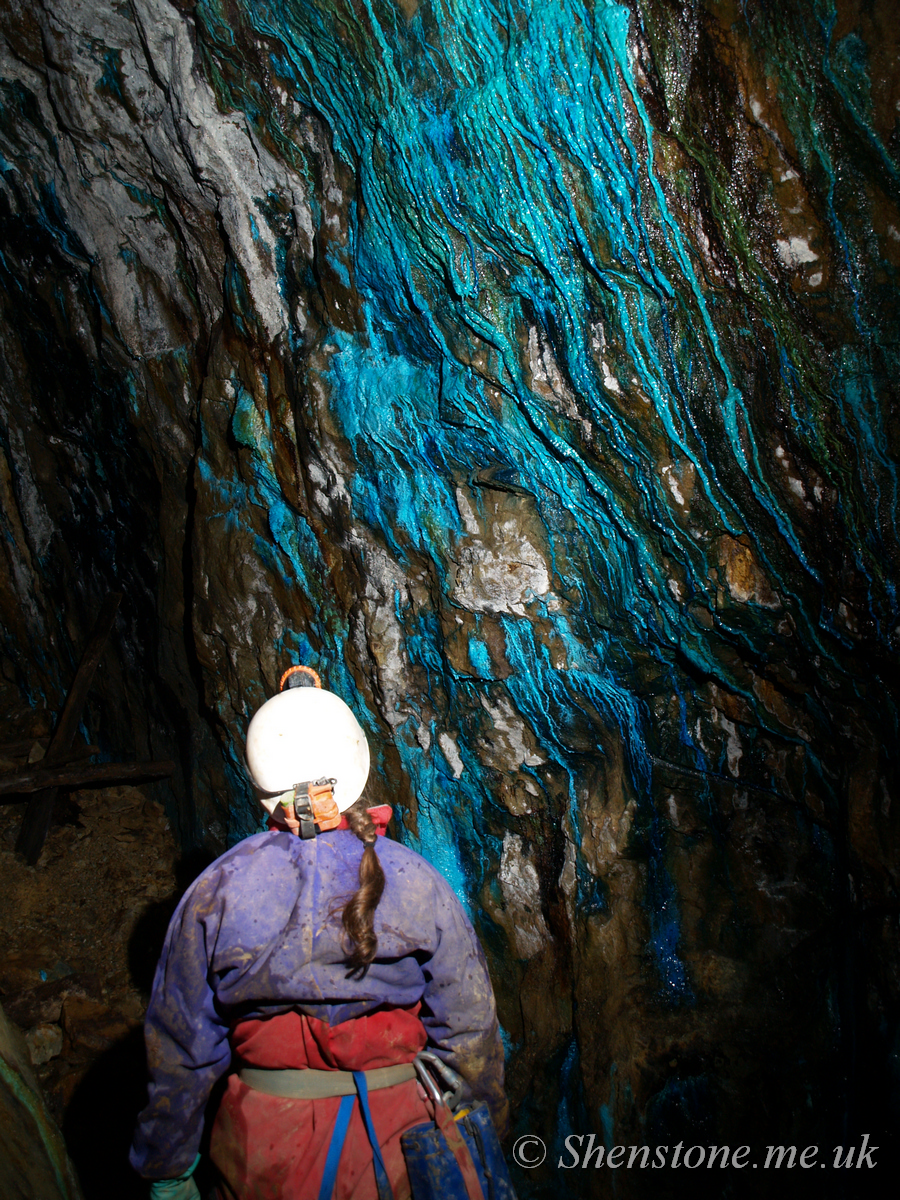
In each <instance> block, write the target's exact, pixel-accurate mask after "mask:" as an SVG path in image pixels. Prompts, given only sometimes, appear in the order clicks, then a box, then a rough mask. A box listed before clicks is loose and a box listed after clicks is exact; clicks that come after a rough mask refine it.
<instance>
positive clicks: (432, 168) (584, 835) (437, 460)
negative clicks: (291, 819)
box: [0, 0, 900, 1195]
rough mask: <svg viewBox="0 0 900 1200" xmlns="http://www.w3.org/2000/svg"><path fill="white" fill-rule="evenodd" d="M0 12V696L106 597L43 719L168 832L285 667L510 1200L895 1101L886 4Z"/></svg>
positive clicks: (195, 801)
mask: <svg viewBox="0 0 900 1200" xmlns="http://www.w3.org/2000/svg"><path fill="white" fill-rule="evenodd" d="M0 11H2V13H3V22H2V28H3V52H2V69H0V80H2V82H0V155H2V158H0V172H2V187H0V224H2V233H0V273H2V285H3V286H2V292H3V295H2V304H3V329H2V335H0V336H2V339H3V355H2V364H0V372H2V373H0V397H2V399H0V445H2V453H0V473H2V476H0V480H2V488H3V505H2V521H3V535H4V536H3V555H4V560H5V564H6V570H5V572H4V573H3V575H2V577H0V611H2V626H3V645H2V647H0V650H2V655H3V669H4V675H5V678H6V679H7V681H9V682H10V683H14V684H15V686H16V687H17V688H18V689H19V690H20V691H21V692H22V694H23V695H24V697H25V698H26V701H27V703H28V704H30V705H44V704H46V705H49V706H50V707H51V708H52V707H54V706H56V705H57V704H58V703H59V701H60V699H61V697H62V696H63V695H64V692H65V688H66V686H67V684H68V682H69V681H70V679H71V674H72V670H73V669H74V665H75V664H76V663H77V659H78V654H79V653H80V648H81V646H82V645H83V642H84V639H85V637H86V635H87V632H88V631H89V629H90V625H91V620H92V617H93V614H94V613H95V611H96V609H97V607H98V605H99V603H100V601H101V600H102V598H103V595H104V594H105V593H106V591H108V590H110V589H118V590H123V591H124V593H125V600H124V602H123V607H122V613H121V617H120V619H119V623H118V626H117V630H116V635H115V638H114V645H113V648H112V652H111V654H110V655H109V656H108V659H109V660H108V663H107V667H106V670H105V672H104V678H103V680H102V681H101V682H100V684H99V685H98V687H97V688H96V689H95V693H94V696H93V699H92V704H91V708H90V713H89V717H88V720H87V722H86V731H87V732H88V733H89V734H90V736H91V737H92V738H93V739H94V740H99V741H100V744H101V745H102V746H103V748H104V751H105V752H106V753H107V754H114V753H115V754H130V755H135V754H137V755H144V754H147V755H149V754H157V755H160V756H162V755H163V754H166V755H171V756H174V757H176V758H177V760H178V762H179V773H178V775H177V777H176V779H175V781H174V785H173V787H172V789H171V791H170V794H169V796H168V803H169V807H170V812H171V813H172V815H173V817H174V818H175V819H177V821H178V823H179V827H180V830H181V833H182V837H183V839H184V841H185V843H186V844H199V843H203V844H205V845H207V846H208V847H209V848H210V849H212V850H218V849H221V848H223V847H224V845H225V844H226V843H228V842H232V841H234V840H236V839H237V838H239V837H242V836H245V835H246V834H247V833H249V832H252V831H253V830H254V828H256V825H257V814H256V812H255V810H254V805H253V800H252V796H251V795H250V793H249V790H248V788H247V784H246V780H245V779H244V776H243V774H242V770H241V751H242V738H243V733H244V730H245V729H246V724H247V721H248V719H249V716H250V715H251V713H252V712H253V710H254V709H255V708H256V706H258V704H259V703H260V702H261V701H262V699H263V698H264V697H265V696H267V695H269V694H271V693H272V692H273V691H274V690H275V687H276V686H277V679H278V675H279V673H280V670H281V669H282V668H283V667H284V666H285V665H287V664H288V663H289V662H292V661H301V662H306V663H309V664H310V665H312V666H314V667H315V668H317V669H318V670H320V671H321V672H322V674H323V676H324V677H325V679H326V681H327V684H328V685H330V686H331V687H332V688H333V689H334V690H336V691H338V692H339V693H341V694H343V695H344V696H345V697H346V698H347V699H348V700H349V701H350V703H351V704H352V705H353V706H354V707H355V708H356V710H357V712H358V714H359V716H360V718H361V720H362V721H363V722H364V725H365V727H366V729H367V730H368V732H369V735H370V739H371V742H372V746H373V752H374V760H375V763H376V766H377V771H376V774H375V778H374V782H373V785H372V793H373V797H374V798H377V799H379V800H381V799H389V800H390V801H391V802H392V803H394V805H395V810H396V813H397V816H398V826H399V829H398V833H399V836H401V837H402V838H403V839H404V840H406V841H407V842H408V843H409V844H410V845H412V846H413V847H415V848H416V849H419V850H421V852H422V853H424V854H426V855H427V856H428V857H429V858H431V859H432V860H433V861H434V862H435V863H436V864H437V865H439V866H440V867H441V868H442V869H443V870H444V871H445V872H446V874H447V875H448V877H449V878H450V879H451V881H452V883H453V884H454V886H455V887H456V889H457V891H458V892H459V894H460V895H461V896H462V897H464V899H465V901H466V903H467V905H468V906H469V909H470V911H471V913H472V915H473V918H474V919H475V921H476V924H477V925H478V928H479V932H480V933H481V935H482V938H483V940H484V943H485V946H486V948H487V951H488V954H489V957H490V960H491V963H492V967H493V970H494V975H495V979H496V981H497V986H498V999H499V1003H500V1009H501V1019H502V1023H503V1027H504V1030H505V1034H506V1037H507V1044H508V1049H509V1081H510V1092H511V1096H512V1099H513V1101H514V1104H515V1106H516V1112H517V1122H518V1124H517V1129H518V1130H519V1131H520V1132H533V1133H538V1134H540V1135H541V1136H543V1137H544V1138H545V1140H546V1141H547V1143H548V1146H549V1147H550V1152H549V1157H548V1164H547V1165H546V1166H545V1167H544V1168H543V1169H542V1170H540V1171H538V1172H535V1173H534V1174H532V1175H529V1176H527V1177H525V1178H527V1183H526V1186H527V1187H528V1188H530V1189H531V1191H532V1192H534V1193H535V1194H536V1193H537V1192H538V1191H540V1189H541V1188H542V1187H549V1188H553V1187H555V1186H558V1185H556V1184H555V1183H554V1173H553V1171H552V1170H551V1167H550V1164H551V1163H554V1162H555V1161H556V1157H557V1156H558V1154H559V1153H560V1151H561V1147H562V1145H563V1139H564V1137H565V1136H566V1134H567V1133H568V1132H571V1131H578V1132H590V1131H592V1130H593V1131H596V1132H597V1133H598V1134H599V1135H602V1136H603V1137H604V1138H605V1139H606V1140H607V1143H608V1144H613V1143H614V1142H629V1141H632V1142H633V1141H649V1142H650V1143H651V1144H652V1143H655V1142H665V1141H668V1140H675V1139H676V1137H677V1135H678V1134H679V1131H680V1132H681V1133H689V1132H690V1131H693V1133H697V1131H701V1132H702V1133H703V1136H704V1137H707V1136H708V1137H709V1138H710V1139H711V1140H712V1141H716V1140H718V1141H727V1140H729V1139H730V1140H731V1141H732V1142H733V1143H735V1142H736V1141H748V1140H752V1138H753V1137H754V1136H756V1137H757V1138H758V1139H760V1140H762V1139H764V1138H765V1137H768V1138H769V1140H772V1138H775V1140H778V1141H786V1140H793V1141H797V1142H803V1141H804V1140H806V1141H815V1140H817V1138H819V1137H825V1136H826V1134H827V1135H828V1136H829V1137H834V1139H835V1140H837V1141H839V1140H840V1136H839V1135H841V1132H842V1131H843V1133H847V1131H849V1130H855V1129H858V1128H862V1127H863V1126H864V1125H865V1123H866V1121H869V1122H870V1124H871V1121H872V1120H874V1119H875V1117H874V1116H873V1114H878V1119H879V1120H887V1119H888V1116H887V1115H885V1114H890V1113H891V1112H893V1113H895V1114H896V1105H897V1099H898V1090H900V1072H898V1069H897V1065H898V1053H900V1038H898V1026H897V1015H896V1014H897V1007H896V1006H897V998H898V947H897V911H898V910H897V898H896V884H897V880H896V869H897V868H896V857H895V850H894V847H895V844H896V836H897V823H898V815H897V803H896V792H897V779H896V765H895V761H896V755H895V746H896V742H897V687H896V683H895V678H896V675H897V657H898V654H897V651H898V646H900V624H898V620H900V618H898V610H897V593H896V584H897V574H898V573H897V565H898V539H897V488H898V479H897V468H896V457H897V456H896V449H897V439H898V427H897V415H896V413H897V409H896V380H897V378H898V362H897V359H898V341H897V316H898V305H897V271H898V267H900V212H898V191H900V186H898V149H900V147H898V137H900V135H898V127H897V113H898V105H900V70H898V31H897V27H896V21H895V20H894V19H893V14H892V6H891V5H890V4H889V3H887V0H870V2H868V3H863V2H862V0H859V2H850V0H846V2H845V0H841V2H840V3H837V4H835V3H831V2H828V0H803V2H798V3H796V4H793V5H790V6H789V5H763V4H760V5H739V4H736V3H730V2H728V0H721V2H718V0H707V2H706V3H690V4H682V3H674V2H668V0H632V2H631V3H628V4H613V3H609V2H606V0H594V2H593V3H580V2H579V0H546V2H544V3H540V4H529V3H526V0H508V2H506V3H501V2H496V3H493V4H475V3H471V2H468V0H454V2H453V3H450V2H449V0H432V2H431V3H426V4H421V5H420V4H418V3H416V0H399V2H398V3H397V4H391V3H388V2H378V3H376V2H375V0H328V2H323V3H318V4H315V5H309V4H302V3H300V2H299V0H295V2H289V0H269V2H268V3H252V2H251V0H197V2H196V3H194V2H192V0H178V2H177V3H175V2H172V3H169V2H168V0H134V2H133V3H132V4H130V5H129V6H127V7H126V6H122V5H116V4H111V3H108V2H106V0H98V2H97V3H93V4H90V5H88V4H86V3H81V2H80V0H43V2H41V3H38V4H29V5H26V4H24V3H21V2H19V0H3V2H2V4H0ZM891 1105H894V1107H893V1108H891ZM867 1127H868V1126H867ZM741 1131H744V1132H741ZM848 1136H849V1135H848ZM654 1182H655V1181H654ZM567 1186H571V1187H573V1188H574V1187H576V1184H572V1183H571V1181H570V1180H568V1179H567ZM577 1186H578V1187H583V1188H586V1189H587V1192H586V1193H585V1194H599V1195H605V1194H606V1192H605V1191H604V1190H603V1189H604V1188H606V1187H607V1186H610V1184H609V1180H608V1179H607V1178H606V1177H605V1176H604V1177H603V1178H601V1177H600V1176H599V1175H598V1176H596V1177H592V1179H591V1180H581V1181H580V1182H578V1184H577ZM648 1186H649V1185H648V1184H647V1183H646V1181H642V1178H641V1177H640V1176H639V1175H638V1174H637V1173H632V1174H631V1175H629V1176H625V1175H623V1176H621V1177H620V1178H619V1180H618V1182H617V1188H618V1191H619V1192H621V1194H623V1195H643V1194H645V1193H644V1191H642V1190H641V1189H642V1188H647V1187H648ZM735 1186H736V1185H735ZM598 1188H599V1189H600V1190H599V1191H597V1189H598ZM592 1189H593V1190H592ZM648 1194H649V1193H648Z"/></svg>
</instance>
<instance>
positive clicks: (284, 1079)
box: [237, 1063, 416, 1100]
mask: <svg viewBox="0 0 900 1200" xmlns="http://www.w3.org/2000/svg"><path fill="white" fill-rule="evenodd" d="M237 1074H238V1079H240V1081H241V1083H244V1084H246V1085H247V1087H249V1088H252V1089H253V1090H254V1091H255V1092H264V1093H265V1095H267V1096H280V1097H281V1099H283V1100H325V1099H327V1098H328V1097H329V1096H355V1095H356V1083H355V1081H354V1078H353V1075H354V1072H353V1071H317V1070H315V1069H314V1068H312V1067H307V1068H305V1069H304V1070H300V1071H290V1070H287V1071H267V1070H265V1069H264V1068H262V1067H241V1068H240V1069H239V1070H238V1073H237ZM357 1074H361V1075H365V1077H366V1086H367V1087H368V1089H369V1091H370V1092H375V1091H378V1090H379V1089H380V1088H386V1087H393V1086H394V1085H395V1084H397V1083H406V1081H407V1080H408V1079H415V1078H416V1068H415V1067H414V1066H413V1064H412V1063H398V1064H397V1065H396V1066H393V1067H375V1068H374V1069H373V1070H371V1071H360V1072H357Z"/></svg>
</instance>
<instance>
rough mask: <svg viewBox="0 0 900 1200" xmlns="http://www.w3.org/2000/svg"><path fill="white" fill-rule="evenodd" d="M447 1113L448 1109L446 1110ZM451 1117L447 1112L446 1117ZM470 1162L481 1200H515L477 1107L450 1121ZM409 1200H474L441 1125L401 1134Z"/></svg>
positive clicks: (481, 1106)
mask: <svg viewBox="0 0 900 1200" xmlns="http://www.w3.org/2000/svg"><path fill="white" fill-rule="evenodd" d="M444 1111H445V1112H447V1110H446V1109H445V1110H444ZM447 1115H448V1116H449V1113H448V1114H447ZM449 1119H450V1121H451V1123H452V1124H453V1125H455V1127H456V1129H457V1130H458V1131H459V1133H460V1134H461V1135H462V1141H463V1142H464V1143H465V1146H466V1149H467V1150H468V1152H469V1154H470V1155H471V1158H472V1163H473V1164H474V1167H475V1173H476V1175H477V1177H478V1182H479V1183H480V1184H481V1191H482V1194H483V1196H484V1200H516V1193H515V1191H514V1189H513V1185H512V1180H511V1179H510V1177H509V1169H508V1167H507V1165H506V1160H505V1158H504V1157H503V1151H502V1150H501V1149H500V1140H499V1138H498V1137H497V1132H496V1130H495V1129H494V1125H493V1122H492V1121H491V1116H490V1113H489V1112H488V1109H487V1105H486V1104H485V1103H484V1102H483V1101H479V1102H478V1103H477V1104H475V1105H474V1106H473V1107H472V1108H471V1109H470V1110H469V1112H468V1113H467V1114H466V1115H465V1116H464V1117H460V1118H459V1120H456V1121H454V1120H453V1118H452V1116H449ZM400 1145H401V1146H402V1147H403V1155H404V1157H405V1159H406V1169H407V1171H408V1172H409V1182H410V1185H411V1187H412V1195H413V1200H472V1192H471V1189H470V1188H469V1187H467V1185H466V1181H465V1178H464V1176H463V1172H462V1170H461V1169H460V1166H459V1162H458V1155H456V1154H454V1152H453V1150H451V1148H450V1145H449V1143H448V1141H447V1138H446V1137H445V1136H444V1133H443V1131H442V1129H441V1128H440V1125H439V1124H434V1125H431V1124H425V1125H416V1126H414V1127H413V1128H412V1129H408V1130H407V1131H406V1133H404V1134H402V1135H401V1138H400Z"/></svg>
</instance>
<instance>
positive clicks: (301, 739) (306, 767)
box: [246, 667, 369, 812]
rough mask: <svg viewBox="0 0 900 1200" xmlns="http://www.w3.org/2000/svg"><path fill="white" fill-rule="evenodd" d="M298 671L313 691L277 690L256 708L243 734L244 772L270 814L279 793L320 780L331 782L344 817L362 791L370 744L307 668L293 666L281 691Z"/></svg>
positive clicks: (343, 707)
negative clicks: (309, 679) (310, 681)
mask: <svg viewBox="0 0 900 1200" xmlns="http://www.w3.org/2000/svg"><path fill="white" fill-rule="evenodd" d="M297 671H303V672H305V673H306V674H308V675H311V676H312V678H313V680H314V681H315V687H293V688H288V689H287V691H279V693H278V695H277V696H273V697H272V699H271V700H267V701H266V702H265V704H264V705H263V706H262V707H261V708H259V709H257V711H256V713H254V715H253V719H252V720H251V722H250V725H249V727H248V729H247V749H246V756H247V767H248V769H249V771H250V775H251V777H252V779H253V782H254V783H255V784H256V786H257V788H258V789H259V791H260V792H261V793H263V795H262V796H261V801H262V803H263V805H264V807H265V808H267V809H268V811H269V812H272V811H273V809H274V808H275V806H276V805H277V804H278V798H279V795H280V794H281V793H284V792H286V791H288V790H289V789H291V788H293V787H294V786H295V785H296V784H298V783H309V782H312V781H314V780H318V779H322V778H326V779H333V780H335V783H334V800H335V803H336V804H337V807H338V812H345V811H346V810H347V809H348V808H349V807H350V805H351V804H353V803H355V802H356V801H357V800H358V799H359V797H360V796H361V795H362V792H363V788H364V787H365V786H366V780H367V779H368V777H369V743H368V742H367V741H366V735H365V734H364V733H363V731H362V727H361V726H360V724H359V722H358V721H357V719H356V717H355V716H354V715H353V713H352V712H351V710H350V708H349V707H348V706H347V705H346V704H345V703H344V701H343V700H342V699H341V698H340V696H336V695H335V694H334V692H328V691H326V690H325V689H324V688H323V687H322V684H321V682H320V681H319V677H318V675H317V674H316V672H315V671H313V670H312V668H311V667H291V668H290V669H289V670H287V671H285V673H284V675H282V677H281V687H282V688H283V687H284V685H285V682H286V681H287V679H288V677H289V676H290V675H293V674H295V673H296V672H297Z"/></svg>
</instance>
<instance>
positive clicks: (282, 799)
mask: <svg viewBox="0 0 900 1200" xmlns="http://www.w3.org/2000/svg"><path fill="white" fill-rule="evenodd" d="M336 783H337V780H336V779H326V778H324V777H323V778H322V779H316V780H314V781H312V782H304V783H295V784H294V786H293V788H292V789H291V791H289V792H284V793H282V795H280V796H279V797H278V803H279V804H280V805H281V812H282V816H283V818H284V822H285V824H286V825H287V827H288V829H289V830H290V831H291V832H292V833H295V834H296V835H297V836H298V837H301V838H303V839H304V840H305V839H308V838H314V837H315V836H316V834H317V833H324V832H325V831H326V830H328V829H337V827H338V825H340V823H341V814H340V812H339V811H338V806H337V804H336V803H335V799H334V785H335V784H336Z"/></svg>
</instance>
